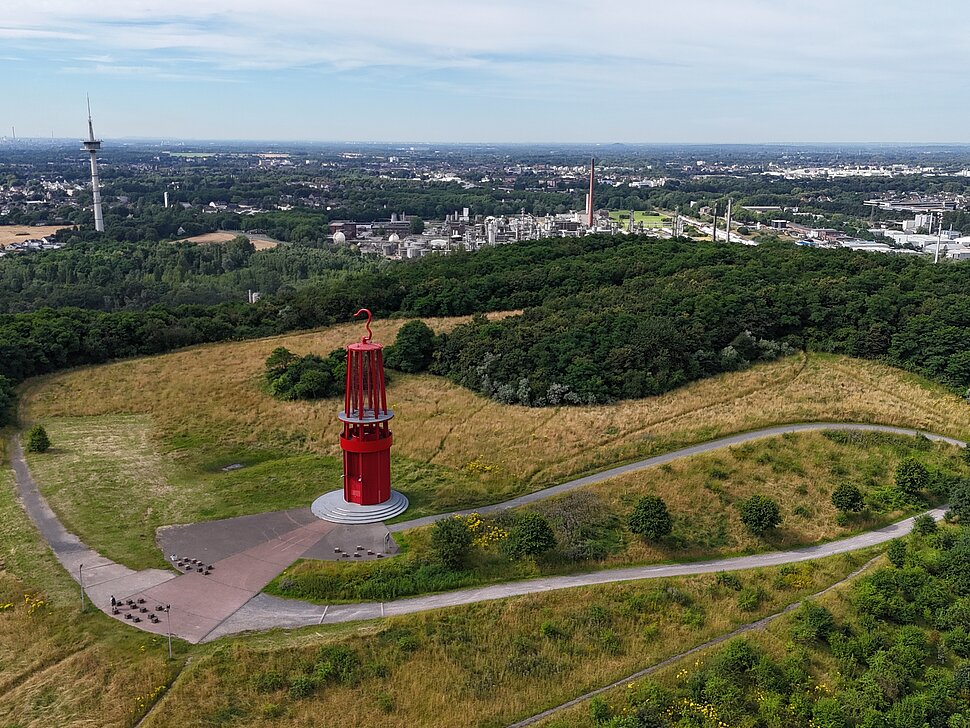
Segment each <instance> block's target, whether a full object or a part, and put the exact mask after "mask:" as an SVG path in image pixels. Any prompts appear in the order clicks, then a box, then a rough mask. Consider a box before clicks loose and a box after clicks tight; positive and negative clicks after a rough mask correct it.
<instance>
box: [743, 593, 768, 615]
mask: <svg viewBox="0 0 970 728" xmlns="http://www.w3.org/2000/svg"><path fill="white" fill-rule="evenodd" d="M765 596H766V594H765V591H764V589H762V588H760V587H746V588H744V589H742V590H741V591H740V592H738V609H740V610H741V611H742V612H753V611H754V610H756V609H757V608H758V607H760V606H761V602H762V600H764V598H765Z"/></svg>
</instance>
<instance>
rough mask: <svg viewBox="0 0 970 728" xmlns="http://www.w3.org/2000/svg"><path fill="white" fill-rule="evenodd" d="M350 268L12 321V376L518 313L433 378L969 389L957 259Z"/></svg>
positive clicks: (556, 390) (610, 246)
mask: <svg viewBox="0 0 970 728" xmlns="http://www.w3.org/2000/svg"><path fill="white" fill-rule="evenodd" d="M256 257H257V256H255V255H253V256H251V258H256ZM353 268H354V267H353V266H352V265H351V266H349V267H348V268H347V269H341V270H330V271H329V273H328V275H327V276H326V277H325V278H323V279H321V280H319V281H315V282H311V283H307V284H306V285H303V286H301V287H298V288H292V287H288V286H284V287H281V290H280V292H279V293H278V294H277V295H275V296H271V297H268V298H267V299H265V300H263V301H260V302H259V303H257V304H255V305H246V304H241V303H224V304H218V305H214V306H201V305H186V306H153V307H151V308H149V309H147V310H144V311H123V312H99V311H93V310H90V309H79V308H76V309H50V308H48V309H41V310H38V311H34V312H32V313H22V314H7V315H0V375H4V376H6V377H8V378H9V379H10V380H12V381H19V380H22V379H24V378H25V377H28V376H32V375H35V374H40V373H44V372H49V371H52V370H55V369H59V368H62V367H65V366H74V365H79V364H85V363H93V362H100V361H105V360H107V359H111V358H116V357H126V356H134V355H140V354H155V353H159V352H162V351H166V350H170V349H173V348H176V347H180V346H186V345H189V344H194V343H200V342H211V341H221V340H226V339H233V338H243V337H253V336H263V335H268V334H274V333H279V332H283V331H289V330H294V329H302V328H309V327H315V326H323V325H329V324H332V323H335V322H338V321H345V320H348V319H349V317H350V315H351V314H352V313H353V312H354V311H355V310H356V309H357V308H359V307H360V306H361V305H365V304H366V305H368V307H370V308H372V309H373V310H374V311H375V312H377V314H378V315H383V316H387V315H391V314H401V315H415V316H449V315H459V314H474V313H479V312H485V311H493V310H508V309H523V310H524V313H523V314H522V315H520V316H513V317H510V318H506V319H504V320H502V321H497V322H488V321H485V320H484V319H481V318H479V319H476V320H474V321H472V322H471V323H469V324H466V325H463V326H459V327H457V328H456V329H455V330H454V331H453V332H452V333H451V334H449V335H447V336H442V337H437V340H436V342H435V355H434V358H433V360H432V364H431V366H432V369H433V370H434V371H436V372H438V373H440V374H443V375H445V376H448V377H449V378H451V379H452V380H454V381H455V382H458V383H460V384H462V385H464V386H467V387H470V388H472V389H474V390H476V391H479V392H482V393H484V394H486V395H488V396H491V397H495V398H497V399H499V400H501V401H505V402H520V403H522V404H528V405H542V404H555V403H579V402H607V401H611V400H615V399H619V398H623V397H643V396H647V395H652V394H657V393H660V392H664V391H667V390H670V389H672V388H674V387H677V386H680V385H682V384H684V383H686V382H689V381H692V380H695V379H698V378H700V377H705V376H709V375H711V374H715V373H718V372H723V371H731V370H735V369H739V368H743V367H745V366H747V365H748V364H750V363H752V362H756V361H761V360H765V359H771V358H774V357H776V356H779V355H782V354H785V353H786V352H789V351H792V350H796V349H803V348H806V349H814V350H822V351H831V352H837V353H844V354H850V355H853V356H860V357H866V358H872V359H883V360H885V361H888V362H890V363H892V364H895V365H898V366H901V367H904V368H907V369H910V370H912V371H916V372H919V373H921V374H924V375H926V376H929V377H932V378H934V379H936V380H938V381H940V382H942V383H943V384H945V385H946V386H948V387H951V388H953V389H954V390H957V391H960V392H963V391H964V390H966V388H967V387H968V385H970V333H968V332H970V328H968V324H970V303H968V296H967V294H968V293H970V268H968V267H966V266H963V265H952V264H948V265H936V266H934V265H932V264H931V263H929V262H927V261H924V260H922V259H913V258H902V257H893V256H877V255H871V254H866V253H856V252H851V251H847V250H842V251H832V250H812V249H804V248H798V247H795V246H790V245H785V244H780V243H779V244H768V245H762V246H759V247H746V246H726V245H714V244H709V243H692V242H686V241H657V240H655V239H649V238H635V237H625V238H613V237H606V236H589V237H585V238H579V239H546V240H537V241H530V242H523V243H519V244H516V245H508V246H499V247H495V248H489V249H485V250H482V251H479V252H477V253H456V254H453V255H449V256H430V257H427V258H423V259H420V260H418V261H405V262H400V263H391V264H386V265H384V266H383V267H381V268H380V269H378V270H355V269H353ZM222 275H226V274H225V273H223V274H222ZM388 343H390V342H388Z"/></svg>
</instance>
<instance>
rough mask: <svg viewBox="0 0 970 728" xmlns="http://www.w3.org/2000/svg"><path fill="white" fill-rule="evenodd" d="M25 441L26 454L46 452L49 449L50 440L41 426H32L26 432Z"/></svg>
mask: <svg viewBox="0 0 970 728" xmlns="http://www.w3.org/2000/svg"><path fill="white" fill-rule="evenodd" d="M26 440H27V442H26V445H25V447H26V448H27V452H47V451H48V450H50V449H51V440H50V438H49V437H48V436H47V430H45V429H44V428H43V426H42V425H34V426H33V427H31V428H30V429H29V430H27V437H26Z"/></svg>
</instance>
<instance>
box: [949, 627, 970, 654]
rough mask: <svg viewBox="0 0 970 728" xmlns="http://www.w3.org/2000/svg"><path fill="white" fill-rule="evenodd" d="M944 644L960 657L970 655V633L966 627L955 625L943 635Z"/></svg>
mask: <svg viewBox="0 0 970 728" xmlns="http://www.w3.org/2000/svg"><path fill="white" fill-rule="evenodd" d="M943 644H944V645H946V646H947V648H948V649H950V650H953V652H954V653H955V654H956V655H957V656H958V657H970V634H968V633H967V630H966V629H965V628H964V627H954V628H953V629H951V630H950V631H949V632H947V633H946V634H945V635H944V636H943Z"/></svg>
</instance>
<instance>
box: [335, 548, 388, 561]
mask: <svg viewBox="0 0 970 728" xmlns="http://www.w3.org/2000/svg"><path fill="white" fill-rule="evenodd" d="M364 551H366V552H367V555H368V556H375V554H374V552H373V551H372V550H370V549H365V548H364V547H363V546H358V547H357V549H356V550H355V551H354V552H353V553H348V552H347V551H344V550H343V549H341V548H337V547H336V546H334V549H333V552H334V553H335V554H340V556H341V558H344V559H349V558H350V557H351V556H353V557H354V558H355V559H359V558H360V557H361V556H363V555H364ZM376 556H377V558H379V559H383V558H384V554H376Z"/></svg>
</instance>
